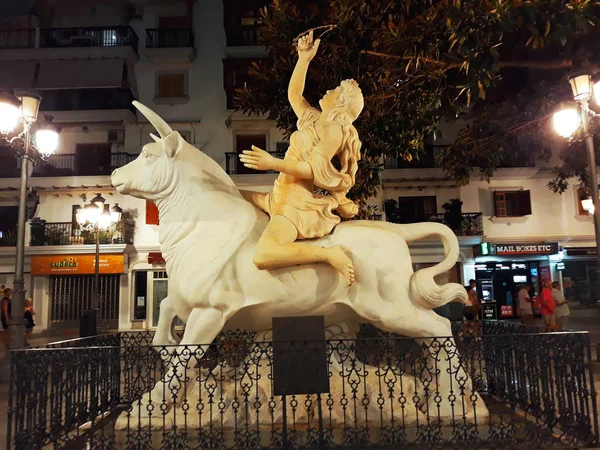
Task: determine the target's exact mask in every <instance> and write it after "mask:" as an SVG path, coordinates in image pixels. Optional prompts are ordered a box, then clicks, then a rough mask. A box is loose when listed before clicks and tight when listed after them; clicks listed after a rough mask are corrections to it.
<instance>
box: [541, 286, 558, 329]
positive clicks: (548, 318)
mask: <svg viewBox="0 0 600 450" xmlns="http://www.w3.org/2000/svg"><path fill="white" fill-rule="evenodd" d="M540 307H541V313H542V317H544V325H545V326H546V331H554V330H556V317H555V316H554V312H555V311H556V304H555V303H554V297H553V296H552V283H551V282H550V280H547V281H544V287H543V289H542V295H541V302H540Z"/></svg>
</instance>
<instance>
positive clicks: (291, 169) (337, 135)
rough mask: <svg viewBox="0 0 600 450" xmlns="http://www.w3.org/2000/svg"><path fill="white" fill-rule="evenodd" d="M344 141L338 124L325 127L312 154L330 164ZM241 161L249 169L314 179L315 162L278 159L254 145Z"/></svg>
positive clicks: (243, 155) (243, 153)
mask: <svg viewBox="0 0 600 450" xmlns="http://www.w3.org/2000/svg"><path fill="white" fill-rule="evenodd" d="M342 140H343V134H342V129H341V127H340V126H339V125H338V124H336V123H331V124H328V125H327V126H325V127H323V133H322V136H321V140H320V142H319V144H318V145H317V146H316V147H315V149H314V150H313V151H312V153H311V154H314V155H315V157H316V158H322V159H323V161H321V163H323V162H324V163H327V164H329V162H330V161H331V159H332V158H333V157H334V156H335V155H336V154H337V152H338V151H339V149H340V147H341V145H342ZM240 160H241V161H242V163H243V164H244V166H246V167H248V168H249V169H254V170H275V171H277V172H281V173H285V174H286V175H291V176H293V177H294V178H299V179H303V180H307V179H313V178H314V173H313V167H312V164H314V162H312V161H310V162H309V161H292V160H286V159H278V158H275V157H273V156H272V155H271V154H269V153H268V152H266V151H264V150H262V149H260V148H258V147H255V146H254V145H253V146H252V150H244V151H243V152H242V153H241V154H240Z"/></svg>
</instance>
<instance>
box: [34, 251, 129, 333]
mask: <svg viewBox="0 0 600 450" xmlns="http://www.w3.org/2000/svg"><path fill="white" fill-rule="evenodd" d="M95 265H96V256H95V255H93V254H92V255H90V254H62V255H33V256H31V275H32V276H34V277H35V281H34V282H35V283H36V285H38V286H45V289H44V290H45V291H46V292H47V295H48V302H47V305H48V308H47V320H46V323H47V326H48V327H68V328H73V327H75V328H76V327H77V326H78V323H79V318H80V317H81V315H82V313H83V312H84V311H86V310H89V309H91V308H92V305H93V296H94V273H95ZM99 274H100V276H99V285H98V294H99V297H100V325H101V326H102V327H105V328H117V327H118V320H119V306H120V299H121V284H122V283H121V282H122V278H123V276H124V274H125V257H124V255H123V254H101V255H100V258H99Z"/></svg>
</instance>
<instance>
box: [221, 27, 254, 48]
mask: <svg viewBox="0 0 600 450" xmlns="http://www.w3.org/2000/svg"><path fill="white" fill-rule="evenodd" d="M261 26H262V25H261V24H255V25H229V26H228V27H227V28H226V33H227V45H228V46H229V47H237V46H246V45H262V43H261V40H260V27H261Z"/></svg>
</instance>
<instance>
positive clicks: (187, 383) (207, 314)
mask: <svg viewBox="0 0 600 450" xmlns="http://www.w3.org/2000/svg"><path fill="white" fill-rule="evenodd" d="M161 313H162V311H161ZM223 325H224V319H223V313H222V312H221V311H220V310H218V309H213V308H195V309H194V310H192V313H191V314H190V316H189V318H188V320H187V324H186V327H185V332H184V335H183V339H182V340H181V343H180V344H179V345H177V346H176V347H170V349H171V351H170V352H168V355H166V360H165V373H164V375H163V377H162V379H161V380H159V381H158V382H157V383H156V385H155V386H154V388H153V389H152V391H150V392H147V393H146V394H144V395H143V396H142V398H141V399H140V401H139V402H137V403H136V404H135V405H133V406H134V408H133V411H132V412H131V414H133V415H137V416H138V417H148V413H149V412H150V411H154V413H153V416H154V417H156V415H157V413H156V411H162V412H163V414H164V413H165V412H166V410H167V408H168V407H170V406H171V405H172V404H173V403H180V402H181V400H182V399H184V398H186V396H187V394H188V393H189V392H191V391H192V390H193V389H194V387H195V385H196V382H197V376H196V371H195V366H196V365H197V364H198V362H199V360H200V359H202V357H203V356H204V353H205V352H206V348H207V347H208V344H210V343H211V342H212V341H213V340H214V339H215V338H216V337H217V335H218V334H219V333H220V332H221V330H222V328H223ZM205 344H206V345H205ZM201 345H202V346H201ZM156 350H157V351H159V352H161V349H156ZM163 350H164V349H163ZM157 408H158V409H157ZM124 414H125V413H124ZM159 414H160V413H159Z"/></svg>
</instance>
